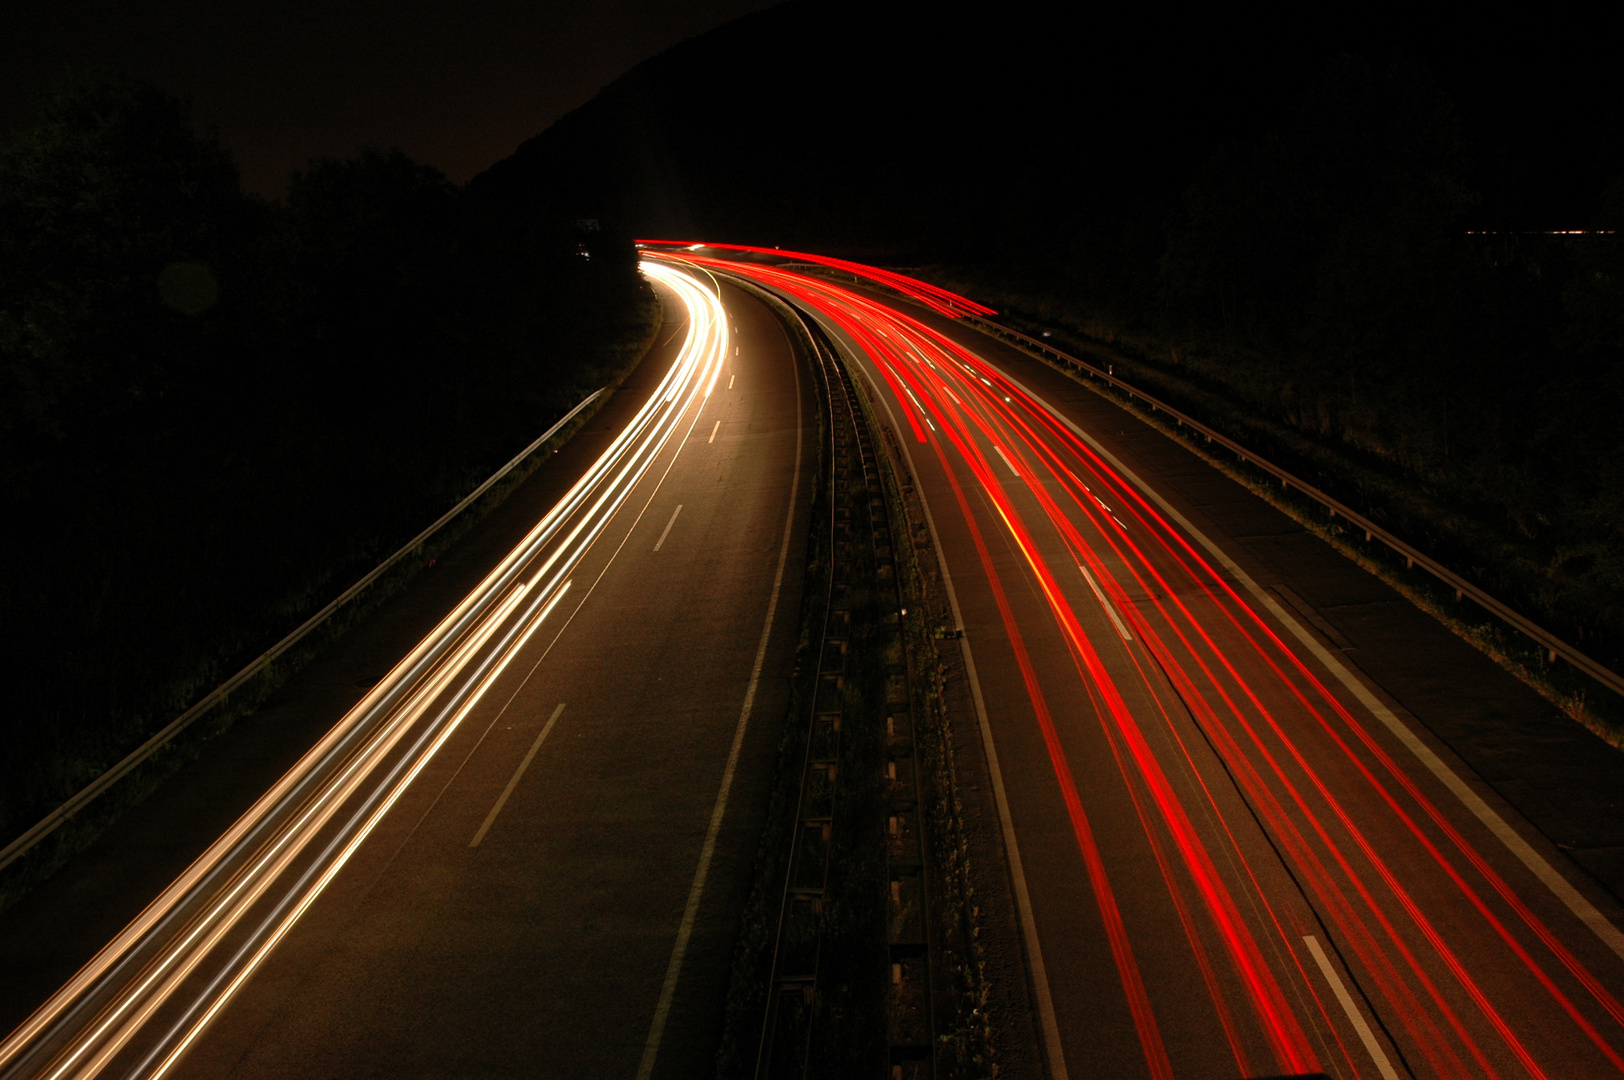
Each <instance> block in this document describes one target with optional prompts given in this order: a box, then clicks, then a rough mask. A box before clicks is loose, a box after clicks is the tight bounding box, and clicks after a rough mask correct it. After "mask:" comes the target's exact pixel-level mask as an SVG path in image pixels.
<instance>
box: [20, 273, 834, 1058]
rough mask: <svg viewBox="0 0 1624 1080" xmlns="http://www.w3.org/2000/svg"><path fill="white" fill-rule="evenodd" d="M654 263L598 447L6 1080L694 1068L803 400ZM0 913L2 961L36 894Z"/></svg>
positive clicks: (58, 1015) (788, 596) (808, 405)
mask: <svg viewBox="0 0 1624 1080" xmlns="http://www.w3.org/2000/svg"><path fill="white" fill-rule="evenodd" d="M644 272H645V274H646V276H647V277H648V278H649V279H650V280H651V282H653V283H654V284H655V285H656V287H657V290H658V291H659V292H660V294H661V297H662V302H663V303H664V304H665V307H666V327H665V328H663V329H662V332H661V334H660V338H659V341H660V345H659V346H658V347H657V348H656V350H655V354H654V355H651V357H650V358H648V359H647V360H645V361H644V364H643V366H642V368H641V369H640V374H641V378H640V379H638V378H634V380H633V381H632V384H629V386H628V388H627V389H625V390H623V391H622V393H623V394H625V393H639V394H641V395H642V396H641V397H640V399H639V401H638V403H637V404H636V407H635V409H630V408H628V409H622V410H621V412H620V415H623V417H624V421H623V426H621V428H620V429H619V430H618V432H616V433H614V434H613V436H612V437H611V438H608V439H607V440H605V441H606V442H607V445H606V446H604V447H603V449H602V453H601V454H600V455H599V456H598V457H597V458H596V459H595V460H592V461H583V462H581V466H580V471H579V473H577V474H576V475H574V476H572V477H570V478H568V479H567V482H565V483H564V484H563V485H562V486H564V488H565V490H564V491H563V492H562V496H561V497H560V498H558V499H557V501H556V503H554V504H553V505H552V507H551V509H549V510H548V511H547V512H546V513H545V514H543V515H542V516H541V517H540V519H539V520H537V521H534V522H533V524H532V525H531V527H529V528H528V530H527V531H526V532H525V534H524V535H523V537H522V539H521V540H519V542H518V543H517V544H516V545H515V546H513V547H512V549H511V550H510V551H507V552H506V554H505V555H502V556H501V557H500V558H499V559H496V560H495V561H494V564H493V565H491V566H490V567H489V568H488V569H487V570H485V571H484V572H483V575H482V577H481V579H480V580H479V583H478V585H477V586H476V587H474V588H473V589H472V591H470V592H469V593H468V594H467V595H466V596H465V597H463V598H462V599H461V600H460V602H458V603H456V605H455V606H454V607H453V608H452V609H451V610H450V611H449V612H442V616H443V617H440V618H439V619H438V622H437V624H436V625H435V626H434V628H433V630H432V631H431V632H429V633H428V634H427V635H426V636H424V637H423V638H422V640H421V641H419V642H418V643H417V644H416V645H415V646H414V647H413V648H411V650H410V651H409V652H408V653H407V654H406V655H405V656H404V657H396V658H394V659H392V661H391V663H390V664H389V665H387V674H385V675H383V677H382V678H381V679H378V680H377V682H376V684H375V685H372V686H371V687H370V689H368V690H366V692H365V693H364V694H362V695H361V696H360V700H359V701H353V703H352V704H351V705H350V706H349V707H348V708H347V710H346V711H344V712H343V714H342V716H341V717H335V718H334V720H336V722H334V723H332V726H331V727H330V729H329V730H327V731H326V732H325V734H323V735H322V736H321V738H320V740H319V741H318V742H317V743H316V744H315V745H314V746H313V747H310V748H308V750H307V752H305V753H303V755H302V756H301V757H300V758H299V759H298V760H297V763H296V764H294V765H293V766H292V768H290V769H288V770H287V771H286V773H285V774H284V775H282V777H281V778H280V779H279V780H277V781H276V783H275V784H274V785H273V786H271V787H270V789H269V790H268V791H265V792H264V793H263V794H262V795H259V796H258V798H257V801H254V802H253V803H252V805H251V806H250V807H249V808H248V809H247V810H246V812H244V813H242V814H241V816H240V817H239V818H237V820H236V821H235V822H234V823H233V824H231V826H230V828H229V829H227V830H226V831H225V832H224V834H223V835H220V836H219V837H218V839H216V840H214V841H213V842H212V843H211V844H209V845H208V846H207V848H206V850H203V851H202V852H201V853H199V854H197V855H196V858H195V860H194V861H192V862H191V864H190V866H189V867H188V868H187V869H186V870H185V872H184V873H182V874H180V876H179V877H178V878H176V879H175V880H174V881H173V882H172V883H170V884H168V885H167V887H165V888H162V889H161V890H160V891H158V892H157V893H156V895H153V896H151V897H150V899H148V898H143V899H142V902H143V903H144V907H143V908H142V909H141V910H140V913H139V914H138V915H136V916H135V917H134V918H133V920H132V921H130V922H129V924H128V925H127V926H126V927H125V928H124V929H123V930H122V931H121V932H119V933H118V934H117V935H116V936H115V937H114V938H113V939H112V940H111V941H110V942H108V943H107V944H106V945H105V947H102V948H101V949H100V951H99V952H97V953H96V954H95V955H94V956H93V957H90V958H88V959H87V960H86V961H85V962H83V966H82V967H81V968H80V969H79V971H78V973H77V974H75V975H73V977H72V978H70V979H68V981H67V982H66V984H65V985H62V986H61V988H60V989H59V990H57V991H56V992H55V993H54V994H52V995H51V996H50V997H49V999H48V1000H46V1001H45V1002H44V1003H43V1004H41V1005H39V1007H38V1008H37V1009H35V1010H34V1011H33V1012H32V1014H31V1015H29V1016H28V1018H27V1019H26V1020H24V1021H23V1022H22V1023H21V1025H20V1026H19V1027H18V1028H17V1029H16V1030H15V1031H14V1032H13V1033H12V1034H11V1035H10V1036H9V1037H8V1038H7V1039H6V1040H5V1041H4V1042H3V1043H0V1076H3V1077H6V1078H12V1077H18V1078H20V1077H50V1078H52V1080H56V1078H63V1080H66V1078H69V1077H83V1078H89V1077H95V1076H103V1075H105V1076H117V1077H157V1076H200V1077H225V1076H243V1077H247V1076H277V1077H281V1076H295V1075H344V1076H356V1075H375V1074H386V1073H393V1074H397V1075H414V1076H418V1075H481V1076H499V1075H524V1076H535V1075H548V1076H572V1077H573V1076H582V1075H620V1076H638V1077H647V1076H651V1075H653V1076H660V1075H692V1074H693V1073H694V1072H695V1070H696V1068H697V1069H703V1068H708V1067H710V1062H711V1060H712V1056H713V1055H714V1049H715V1038H716V1034H717V1031H718V1029H719V1025H720V1016H721V1008H722V1001H723V997H724V995H725V989H726V985H727V978H728V971H729V963H730V961H731V954H732V942H733V934H734V932H735V929H736V921H737V909H738V908H739V907H740V906H741V905H742V903H743V891H744V890H747V889H748V887H749V878H748V875H749V872H750V868H751V859H752V857H753V854H754V847H755V843H756V838H757V836H758V834H759V829H760V814H761V812H762V808H763V805H764V801H765V799H766V796H767V791H768V788H769V785H770V780H771V771H772V765H773V760H774V754H775V752H776V749H777V738H778V736H777V730H778V724H779V722H780V720H781V717H782V714H783V710H784V708H785V707H786V700H787V692H788V673H789V668H790V665H791V663H792V662H793V650H794V643H795V637H796V632H797V625H798V624H797V622H796V618H797V613H798V609H799V590H800V585H801V567H800V564H799V562H798V559H799V557H800V555H801V545H802V543H803V540H804V534H805V521H804V516H805V513H806V499H805V498H804V493H805V492H806V491H807V490H808V487H807V484H808V483H809V479H808V477H807V476H806V475H805V474H806V473H807V470H809V469H810V468H811V467H812V465H813V464H814V463H815V459H816V455H815V452H814V451H813V450H812V449H811V448H810V447H807V446H804V443H805V439H804V437H803V423H804V422H805V420H806V418H808V417H809V416H810V415H812V414H811V410H812V409H814V408H815V403H814V402H813V401H812V400H811V399H810V397H809V394H808V392H807V391H806V389H805V388H804V387H803V386H802V382H801V377H802V373H801V372H800V371H799V370H798V368H797V365H796V363H795V361H794V356H793V352H792V349H791V347H790V343H789V340H788V338H787V337H786V335H785V333H784V331H783V329H782V327H781V326H780V325H779V323H778V321H777V320H776V318H775V317H774V316H772V315H771V313H770V312H768V311H767V309H766V308H764V307H763V306H762V305H761V304H760V303H759V302H758V301H755V300H753V299H751V298H749V297H748V296H746V295H744V294H743V293H740V292H738V291H737V290H735V289H731V288H729V289H722V288H719V287H718V285H717V284H716V283H715V282H714V281H713V280H712V279H711V278H710V275H708V274H706V273H705V272H703V271H698V272H694V271H688V270H684V269H681V268H673V267H671V266H669V265H667V264H660V263H645V266H644ZM724 295H725V296H726V300H727V306H726V307H724V306H723V297H724ZM565 456H566V455H560V459H562V458H564V457H565ZM548 468H556V467H555V466H553V465H552V463H549V464H548V465H544V466H543V469H548ZM764 718H765V719H764ZM137 816H139V815H137ZM108 857H109V858H113V857H115V856H114V855H111V854H110V855H109V856H108ZM72 869H73V868H71V867H70V872H69V873H68V874H67V875H66V876H67V877H69V878H71V877H72V876H73V874H72ZM45 891H46V892H49V891H50V889H49V887H47V889H46V890H45ZM23 908H24V909H28V908H29V905H27V904H25V905H23ZM8 920H9V921H10V922H11V923H12V927H11V928H10V929H8V931H7V932H5V933H0V938H3V939H4V947H5V949H6V956H5V961H6V963H7V965H8V967H11V969H12V970H14V971H16V972H17V974H18V977H19V980H21V978H22V973H21V970H20V967H19V966H18V965H20V964H21V963H24V962H25V961H23V960H22V959H21V957H23V956H24V955H26V953H25V950H27V949H29V948H31V947H33V946H32V944H31V938H32V940H34V941H37V940H38V938H39V937H40V936H41V935H40V928H41V927H42V926H43V927H47V930H46V933H47V934H48V933H49V932H50V928H49V924H50V912H49V911H48V910H45V911H41V910H39V909H38V907H37V906H36V907H35V908H34V909H30V910H24V911H22V912H21V913H20V914H17V915H16V916H15V917H12V916H11V915H9V914H8ZM19 920H21V922H19ZM29 920H32V922H30V921H29ZM19 927H20V928H19Z"/></svg>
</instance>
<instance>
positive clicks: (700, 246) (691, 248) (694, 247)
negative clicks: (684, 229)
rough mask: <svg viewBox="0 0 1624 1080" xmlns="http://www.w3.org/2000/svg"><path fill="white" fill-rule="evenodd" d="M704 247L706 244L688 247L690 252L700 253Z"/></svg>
mask: <svg viewBox="0 0 1624 1080" xmlns="http://www.w3.org/2000/svg"><path fill="white" fill-rule="evenodd" d="M704 246H705V245H704V244H689V245H688V250H689V251H698V250H699V249H700V248H702V247H704Z"/></svg>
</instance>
